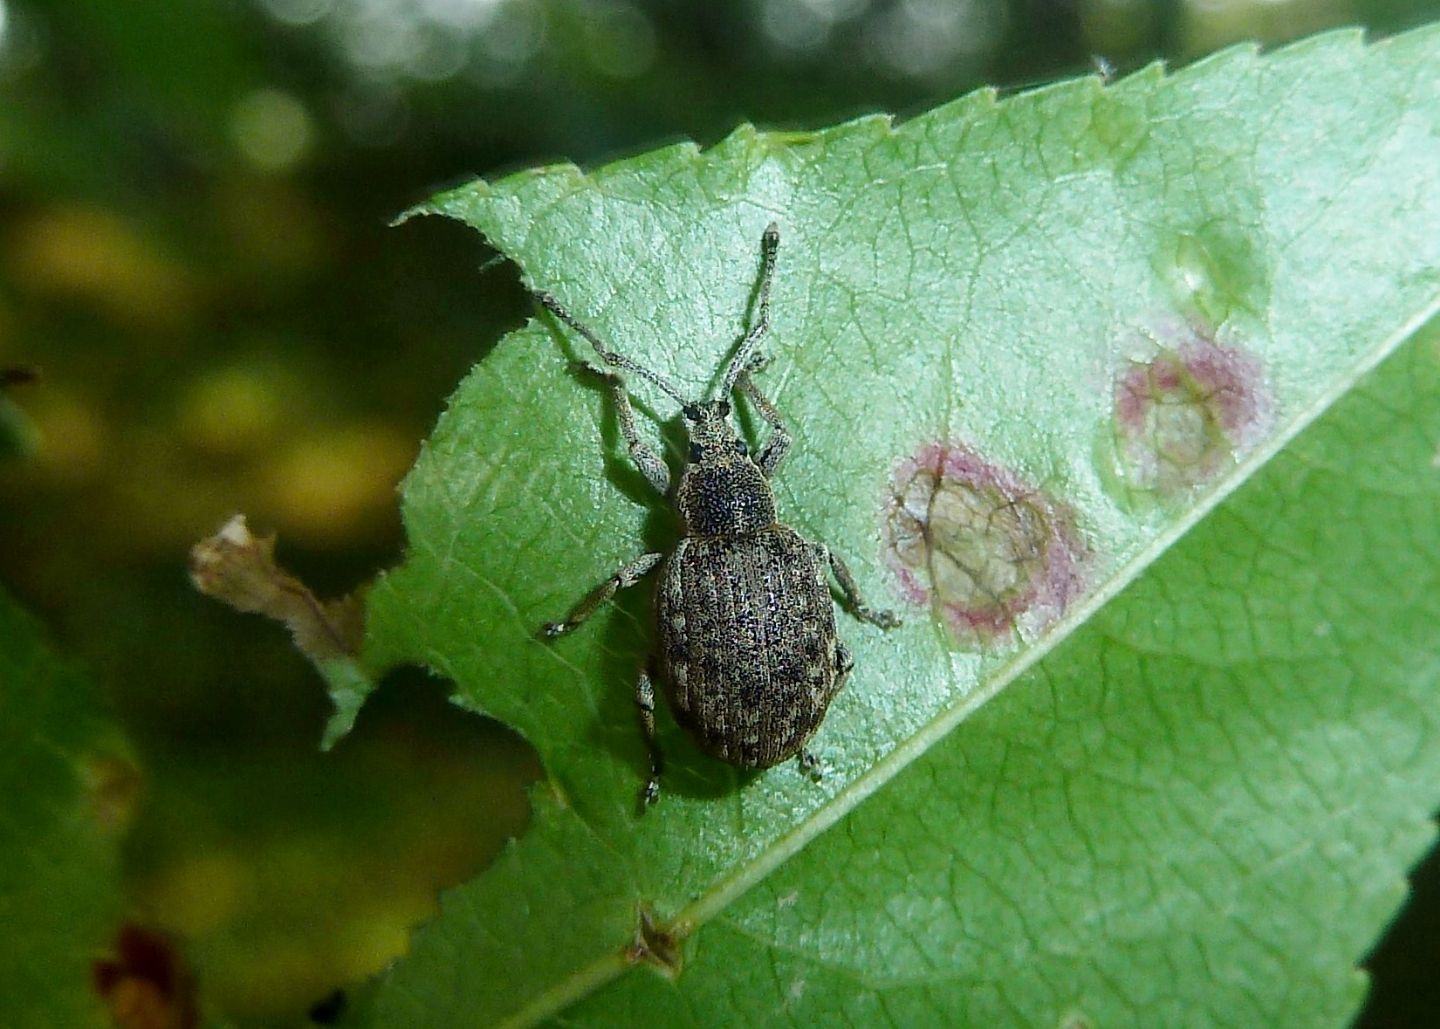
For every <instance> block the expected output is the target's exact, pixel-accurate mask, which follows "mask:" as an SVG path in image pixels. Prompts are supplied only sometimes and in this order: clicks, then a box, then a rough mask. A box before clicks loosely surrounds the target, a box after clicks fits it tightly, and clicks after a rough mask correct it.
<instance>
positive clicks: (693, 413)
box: [680, 404, 700, 422]
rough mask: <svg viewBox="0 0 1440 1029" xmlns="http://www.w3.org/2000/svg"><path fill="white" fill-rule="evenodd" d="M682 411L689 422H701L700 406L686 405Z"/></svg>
mask: <svg viewBox="0 0 1440 1029" xmlns="http://www.w3.org/2000/svg"><path fill="white" fill-rule="evenodd" d="M680 410H681V412H682V413H683V414H684V415H685V417H686V419H687V420H689V421H692V422H698V421H699V420H700V407H699V405H698V404H686V405H685V406H684V407H682V408H681V409H680Z"/></svg>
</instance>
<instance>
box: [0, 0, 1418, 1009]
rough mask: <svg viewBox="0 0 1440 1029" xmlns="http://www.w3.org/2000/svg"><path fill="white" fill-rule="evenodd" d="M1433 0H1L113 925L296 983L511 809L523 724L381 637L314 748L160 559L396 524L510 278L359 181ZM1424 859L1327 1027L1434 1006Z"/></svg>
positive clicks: (303, 987)
mask: <svg viewBox="0 0 1440 1029" xmlns="http://www.w3.org/2000/svg"><path fill="white" fill-rule="evenodd" d="M1437 17H1440V0H1185V2H1161V3H1149V2H1146V0H1071V2H1047V0H953V2H952V0H739V2H734V3H719V2H715V0H648V2H642V0H229V2H221V0H124V2H117V0H0V367H3V366H37V367H38V368H39V369H40V371H41V373H42V374H41V379H40V380H39V381H38V382H33V383H17V384H14V385H12V386H11V387H9V388H8V389H7V390H6V393H5V396H4V397H0V407H3V408H5V409H4V410H0V415H3V416H4V417H3V418H0V421H3V422H4V423H5V424H6V425H9V426H11V428H10V429H9V430H8V432H7V433H4V434H0V435H6V436H7V438H8V439H9V447H10V449H11V450H15V449H19V450H21V451H23V452H24V453H23V454H21V455H20V456H18V457H17V456H15V455H14V454H11V455H9V456H3V457H0V582H3V583H4V585H5V586H6V587H7V588H9V589H10V590H12V591H13V592H15V593H16V594H18V595H19V596H20V598H21V599H22V601H23V602H24V603H25V604H26V605H27V606H29V607H30V608H31V609H32V610H34V611H36V612H37V613H39V614H40V615H41V616H42V617H43V618H44V619H45V620H46V622H47V623H48V624H49V626H50V627H51V630H52V634H53V635H54V636H55V637H56V640H57V644H58V646H59V647H60V649H62V650H63V651H65V652H67V653H69V654H73V655H76V656H78V657H80V658H82V659H83V660H84V661H85V662H87V663H88V665H89V667H90V668H91V669H92V670H93V672H94V674H95V675H96V677H97V678H99V679H100V680H101V682H102V684H103V685H104V686H105V687H106V689H107V690H108V692H109V694H110V695H111V696H112V697H113V699H114V704H115V708H116V711H117V712H118V717H119V718H120V720H121V722H122V724H123V726H124V728H125V729H126V730H127V732H128V733H129V735H130V738H131V739H132V740H133V742H134V761H135V765H136V768H137V769H139V770H140V774H139V777H138V778H139V781H140V782H141V783H142V786H141V787H140V789H139V791H138V794H137V796H138V798H139V799H138V801H137V802H136V803H135V804H134V805H133V806H132V808H131V810H130V811H129V814H128V817H129V818H130V820H131V824H130V832H129V837H128V839H129V844H128V848H127V858H126V869H127V872H126V874H127V889H128V892H129V895H130V898H131V901H132V905H133V909H134V912H135V920H136V922H137V923H139V924H144V925H146V926H149V927H151V928H154V929H158V930H163V931H165V932H168V933H171V934H174V935H175V936H176V937H178V938H183V939H184V940H185V941H186V953H187V955H188V959H189V960H190V962H191V963H192V964H193V966H194V967H195V969H196V972H197V975H198V977H199V982H200V983H201V994H202V998H203V1002H204V1003H205V1004H206V1005H207V1006H208V1007H209V1009H210V1010H212V1011H216V1012H220V1013H224V1014H227V1015H230V1016H233V1017H237V1018H248V1019H267V1020H275V1019H289V1018H299V1019H303V1018H304V1017H305V1013H306V1012H307V1010H311V1008H312V1005H315V1004H316V1003H317V1002H321V1001H322V1000H323V999H324V998H327V997H329V996H330V994H331V992H332V990H334V989H335V988H336V987H337V986H341V985H343V984H345V983H346V982H349V981H353V980H355V979H357V978H360V977H363V976H365V975H366V974H369V973H370V972H372V971H374V970H376V969H378V968H379V967H381V966H382V965H383V964H384V963H385V962H386V961H388V960H390V959H391V958H392V957H394V956H395V955H396V954H398V953H399V952H400V951H401V950H402V949H403V947H404V944H405V939H406V935H407V933H408V931H409V928H410V927H411V926H412V925H413V924H415V923H416V922H417V921H419V920H421V919H423V918H425V917H427V916H428V915H429V913H430V912H431V911H432V910H433V906H434V893H435V890H436V889H437V887H439V886H443V885H446V884H449V883H453V882H455V881H458V880H460V879H462V878H465V877H467V876H469V875H471V874H473V873H474V872H475V871H476V870H477V869H478V868H480V867H481V866H482V865H483V864H484V862H485V861H487V860H488V859H489V858H490V856H492V855H493V853H494V852H495V850H496V849H497V848H498V847H499V845H500V844H501V842H502V841H503V839H504V838H505V837H506V836H507V835H509V834H512V833H515V832H518V831H521V830H522V829H523V826H524V822H525V818H526V808H525V802H524V798H523V793H522V792H521V790H522V784H523V783H524V782H525V781H526V780H527V779H529V778H531V777H533V776H534V775H535V774H536V769H535V766H534V762H533V759H532V758H531V757H530V756H529V755H528V754H527V752H526V750H525V748H524V747H523V745H521V744H520V743H519V742H518V741H516V740H515V739H514V738H512V737H511V736H509V735H508V734H506V733H505V732H504V731H502V730H500V729H499V728H498V727H496V726H494V725H490V724H487V723H486V722H484V721H483V720H482V719H479V718H475V717H473V716H469V715H466V714H463V713H462V712H460V711H458V710H457V709H455V708H453V707H451V706H449V705H448V704H447V703H446V701H445V691H444V684H443V683H438V682H434V681H431V680H429V679H427V678H426V676H425V675H424V674H423V673H421V672H419V671H415V672H412V673H409V674H401V675H397V676H396V677H394V681H392V682H388V683H387V684H386V685H385V687H384V688H383V689H382V690H381V692H380V695H379V696H378V697H377V698H376V700H375V701H374V702H373V703H372V704H371V705H370V706H369V707H368V708H367V709H366V711H365V712H364V713H363V714H362V716H361V719H360V722H359V725H358V727H357V730H356V732H355V733H354V734H353V735H352V736H351V737H350V738H348V739H346V740H345V741H344V742H342V744H341V745H340V746H339V747H338V748H337V749H336V751H335V752H333V753H331V754H327V755H321V754H319V753H318V752H317V749H316V743H317V740H318V739H319V733H320V728H321V725H322V723H323V721H324V718H325V716H326V714H327V711H328V704H327V701H326V699H325V697H324V693H323V690H322V687H321V684H320V682H319V680H318V678H317V677H316V676H315V675H314V673H313V672H312V671H311V669H310V668H309V666H308V665H307V664H306V663H305V662H304V660H303V659H302V658H301V657H299V656H298V654H297V653H296V652H295V651H294V650H293V648H292V647H291V645H290V643H289V640H288V638H287V637H286V635H285V633H284V632H283V631H282V630H281V629H280V628H278V627H277V626H275V625H272V624H269V623H267V622H265V621H263V620H261V619H259V618H256V617H253V616H241V615H238V614H235V613H233V612H231V611H229V610H227V609H225V608H223V607H221V606H220V605H219V604H216V603H214V602H212V601H210V600H207V599H205V598H203V597H201V596H199V595H198V594H197V593H195V592H194V591H193V589H192V588H191V587H190V585H189V583H188V580H187V577H186V553H187V550H188V548H189V546H190V545H191V544H192V543H193V542H195V541H196V540H198V539H200V538H201V537H203V536H206V535H208V534H209V533H211V532H213V531H214V530H215V529H216V528H218V526H219V525H220V523H221V522H222V521H223V520H224V519H225V518H226V517H227V516H228V515H230V514H231V513H233V512H235V511H244V512H245V513H246V514H248V515H249V517H250V523H251V525H252V526H254V527H255V528H256V529H257V530H260V531H271V530H273V531H275V532H277V533H278V534H279V537H280V558H281V561H282V563H284V564H286V565H287V566H288V567H290V568H291V569H292V570H293V571H295V572H296V573H297V574H299V575H300V576H301V577H302V578H304V579H305V580H306V581H307V582H309V583H310V584H311V585H312V586H313V587H314V588H315V589H316V590H317V592H319V593H320V594H321V595H322V596H324V595H334V594H339V593H343V592H346V591H347V590H349V589H350V588H352V587H353V586H355V585H356V584H357V583H360V582H361V581H363V580H364V579H366V578H368V577H369V576H370V575H372V574H373V572H374V571H375V570H376V569H377V568H379V567H382V566H384V565H386V564H389V563H393V562H394V561H396V560H397V559H398V558H399V556H400V553H401V547H402V536H401V531H400V525H399V519H398V513H397V507H396V497H395V486H396V483H397V481H398V479H399V478H400V476H401V475H402V474H403V473H404V472H405V470H406V469H407V467H408V466H409V464H410V462H411V461H412V460H413V458H414V455H415V453H416V449H417V447H418V443H419V440H420V439H421V438H422V437H424V436H425V434H426V433H427V432H428V431H429V429H430V427H431V425H432V424H433V422H434V420H435V418H436V417H437V415H438V413H439V411H440V409H441V406H442V404H443V401H444V398H445V397H446V396H447V395H448V394H449V393H450V391H451V390H452V389H453V388H454V387H455V385H456V383H457V382H458V381H459V379H460V377H461V376H462V375H463V374H464V372H465V371H466V369H467V368H468V367H469V366H470V365H471V364H472V363H473V362H474V361H475V360H476V359H477V358H478V357H479V356H481V355H482V354H483V353H484V352H485V350H486V349H487V348H488V347H490V346H492V345H493V344H494V342H495V341H496V340H497V339H498V338H499V337H500V336H501V335H502V334H503V333H504V332H505V331H507V330H508V329H510V328H512V327H514V326H516V325H518V324H519V323H520V321H521V320H522V318H523V317H524V316H525V314H526V312H527V310H528V306H527V303H526V300H525V297H524V296H523V294H522V293H521V291H520V289H519V286H518V283H517V279H516V277H515V274H514V272H513V270H512V269H510V268H508V267H507V266H505V265H503V264H498V265H490V264H487V261H488V259H489V258H491V257H493V256H494V255H493V254H491V253H489V252H487V251H486V249H485V247H484V245H483V243H482V241H481V240H480V238H479V236H478V235H476V234H475V233H473V232H471V231H470V230H467V229H465V228H463V227H460V226H458V225H454V224H449V223H444V222H441V221H440V220H438V219H424V220H421V221H418V222H411V223H407V224H406V225H404V226H402V227H399V228H395V229H391V228H387V222H388V221H389V220H390V219H391V218H392V217H393V216H394V215H395V214H396V213H397V212H399V211H401V210H402V209H404V208H405V207H407V206H409V205H410V204H412V203H414V202H416V201H418V200H420V199H423V198H424V197H425V196H427V195H428V194H430V193H432V192H434V191H435V190H437V189H439V188H442V187H445V186H448V185H452V184H455V183H457V182H459V181H463V180H464V179H466V178H468V177H470V176H471V175H474V174H485V175H494V174H497V173H500V172H504V171H508V170H515V169H519V168H522V167H526V166H529V165H532V164H536V163H543V162H549V161H554V160H559V159H568V160H575V161H577V162H580V163H582V164H594V163H597V162H600V161H603V160H606V159H608V158H612V157H615V156H619V155H623V154H626V153H631V152H635V151H638V150H641V149H646V148H649V147H651V146H653V145H656V144H658V143H662V142H668V141H672V140H675V139H678V138H681V137H688V138H692V139H696V140H699V141H700V142H702V143H713V142H715V141H716V140H718V139H720V138H722V137H723V136H724V135H725V134H726V133H727V132H728V131H729V130H730V129H731V128H732V127H733V126H734V125H735V124H736V123H737V122H739V121H742V120H751V121H754V122H756V123H758V124H759V125H760V126H762V127H764V128H816V127H821V126H824V125H826V124H830V123H833V122H835V121H837V120H841V119H844V118H846V117H849V116H852V115H856V114H860V113H864V112H870V111H877V110H883V111H892V112H897V113H899V114H901V115H904V114H907V113H915V112H918V111H921V110H923V109H925V108H927V107H929V106H932V105H933V104H936V103H938V102H941V101H944V100H948V99H951V98H953V97H955V96H957V95H959V94H960V93H962V92H965V91H966V90H969V89H971V88H973V87H975V86H978V85H980V84H983V83H993V84H996V85H999V86H1001V87H1004V88H1023V87H1024V86H1026V85H1030V84H1035V83H1039V82H1043V81H1046V80H1049V79H1052V78H1056V77H1061V76H1067V75H1074V74H1082V73H1086V72H1089V71H1092V70H1093V68H1094V67H1096V64H1095V61H1094V59H1095V58H1096V57H1100V58H1103V59H1104V61H1103V62H1101V63H1100V65H1099V66H1101V67H1104V66H1105V63H1104V62H1108V63H1109V65H1112V66H1113V67H1114V68H1115V69H1116V70H1117V71H1119V72H1121V73H1123V72H1124V71H1126V70H1129V69H1133V68H1135V67H1137V66H1139V65H1141V64H1144V63H1146V62H1148V61H1150V60H1153V59H1155V58H1157V57H1159V58H1164V59H1166V60H1168V61H1170V62H1171V63H1174V64H1179V63H1184V62H1188V61H1190V60H1192V59H1193V58H1195V57H1198V56H1200V55H1202V54H1204V53H1207V52H1209V51H1211V50H1214V49H1216V48H1218V47H1220V46H1223V45H1225V44H1228V43H1231V42H1235V41H1238V40H1246V39H1253V40H1259V41H1262V42H1266V43H1277V42H1282V41H1285V40H1289V39H1294V38H1297V37H1299V36H1303V35H1306V34H1309V33H1312V32H1315V31H1318V30H1321V29H1324V28H1328V27H1332V26H1337V25H1343V24H1350V23H1358V24H1363V25H1366V26H1368V27H1370V29H1371V30H1372V32H1374V33H1377V34H1388V33H1392V32H1395V31H1399V30H1402V29H1404V28H1407V27H1410V26H1413V25H1416V24H1420V23H1422V22H1424V21H1427V20H1433V19H1435V18H1437ZM482 266H483V270H482ZM15 377H16V378H23V377H24V376H15ZM7 398H8V399H7ZM11 404H13V405H14V406H15V407H16V408H18V409H19V412H20V413H21V414H23V417H24V419H25V421H26V423H28V424H23V425H22V424H21V423H20V422H19V421H18V420H17V419H16V418H15V417H14V416H15V411H14V410H13V409H10V408H9V405H11ZM17 426H18V428H17ZM0 428H4V426H3V425H0ZM1434 864H1435V862H1434V861H1433V859H1432V862H1431V865H1432V867H1428V868H1426V869H1425V870H1424V872H1423V875H1422V879H1421V881H1420V882H1419V883H1418V884H1417V897H1416V900H1415V901H1414V902H1412V904H1411V905H1410V907H1409V908H1408V909H1407V912H1406V913H1405V915H1404V916H1403V917H1402V918H1401V920H1400V922H1399V923H1398V924H1397V925H1396V927H1395V928H1394V929H1393V930H1392V932H1391V934H1390V935H1389V936H1388V937H1387V939H1386V941H1385V942H1384V943H1383V944H1382V945H1381V947H1380V949H1379V950H1378V951H1377V953H1376V955H1374V956H1373V957H1372V960H1371V967H1372V969H1374V971H1375V973H1376V976H1377V987H1376V989H1375V992H1374V995H1373V997H1372V1000H1371V1003H1370V1005H1369V1007H1368V1009H1367V1013H1366V1016H1365V1021H1366V1023H1367V1024H1370V1025H1375V1026H1379V1025H1399V1024H1440V987H1437V977H1436V976H1434V975H1433V969H1434V967H1435V963H1436V958H1437V956H1440V955H1437V947H1440V925H1437V922H1440V897H1437V894H1440V885H1437V884H1440V874H1437V873H1440V869H1437V868H1436V867H1433V866H1434ZM333 1008H334V1003H333V998H331V1001H330V1002H329V1003H321V1005H320V1007H319V1008H316V1009H314V1013H315V1014H316V1015H317V1016H319V1017H325V1016H326V1015H327V1014H329V1013H330V1012H332V1011H333Z"/></svg>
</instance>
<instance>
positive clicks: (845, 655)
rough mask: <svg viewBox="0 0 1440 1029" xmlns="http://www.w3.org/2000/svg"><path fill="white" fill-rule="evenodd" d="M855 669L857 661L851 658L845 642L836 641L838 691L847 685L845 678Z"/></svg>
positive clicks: (836, 682)
mask: <svg viewBox="0 0 1440 1029" xmlns="http://www.w3.org/2000/svg"><path fill="white" fill-rule="evenodd" d="M854 667H855V659H854V658H853V657H851V656H850V648H849V647H847V646H845V641H844V640H836V641H835V688H836V689H837V690H838V689H839V688H840V687H841V686H843V685H844V684H845V677H846V676H847V675H849V674H850V669H852V668H854Z"/></svg>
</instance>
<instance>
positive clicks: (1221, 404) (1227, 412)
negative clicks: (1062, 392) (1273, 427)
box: [1114, 334, 1271, 498]
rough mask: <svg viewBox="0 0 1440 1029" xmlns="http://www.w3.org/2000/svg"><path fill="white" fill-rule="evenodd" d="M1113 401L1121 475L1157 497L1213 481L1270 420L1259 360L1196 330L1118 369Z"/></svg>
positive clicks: (1133, 486) (1136, 488)
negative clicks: (1181, 340) (1170, 344)
mask: <svg viewBox="0 0 1440 1029" xmlns="http://www.w3.org/2000/svg"><path fill="white" fill-rule="evenodd" d="M1114 405H1115V410H1114V424H1115V440H1116V453H1117V457H1118V463H1119V471H1120V474H1121V476H1122V477H1123V479H1124V481H1125V483H1126V485H1127V486H1128V487H1129V488H1130V489H1131V490H1133V491H1135V492H1138V493H1142V494H1144V493H1149V494H1154V495H1157V496H1159V497H1162V498H1168V497H1175V496H1179V495H1183V494H1185V493H1188V492H1189V491H1190V490H1192V489H1194V488H1196V487H1198V486H1202V485H1204V484H1206V483H1209V482H1212V481H1213V480H1215V479H1216V478H1218V477H1219V476H1220V474H1221V473H1223V472H1224V471H1225V469H1227V468H1229V467H1230V466H1231V465H1233V464H1234V462H1235V459H1236V457H1237V456H1238V455H1239V454H1240V453H1241V452H1243V451H1244V450H1245V449H1246V448H1247V447H1249V446H1250V445H1251V444H1252V443H1254V442H1255V440H1256V439H1257V438H1258V437H1259V436H1260V435H1261V434H1262V433H1263V431H1264V430H1265V428H1266V427H1267V426H1268V424H1269V422H1270V420H1271V401H1270V397H1269V394H1268V393H1267V391H1266V390H1265V388H1264V377H1263V374H1262V369H1261V365H1260V362H1259V360H1258V359H1257V358H1256V357H1255V356H1254V355H1252V354H1250V353H1248V352H1247V351H1244V350H1241V349H1240V348H1238V347H1234V346H1222V345H1220V344H1219V343H1216V342H1214V341H1213V340H1210V339H1207V338H1205V337H1204V336H1201V335H1199V334H1195V335H1193V336H1192V337H1191V338H1189V339H1187V340H1185V341H1184V342H1183V343H1181V344H1180V345H1178V346H1174V347H1166V348H1164V349H1162V350H1160V352H1159V353H1157V354H1156V355H1155V356H1154V357H1152V358H1150V359H1149V360H1148V361H1137V362H1132V363H1131V364H1130V365H1128V366H1127V367H1126V368H1124V369H1123V370H1122V371H1121V372H1120V373H1119V374H1118V375H1117V376H1116V379H1115V399H1114Z"/></svg>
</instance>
